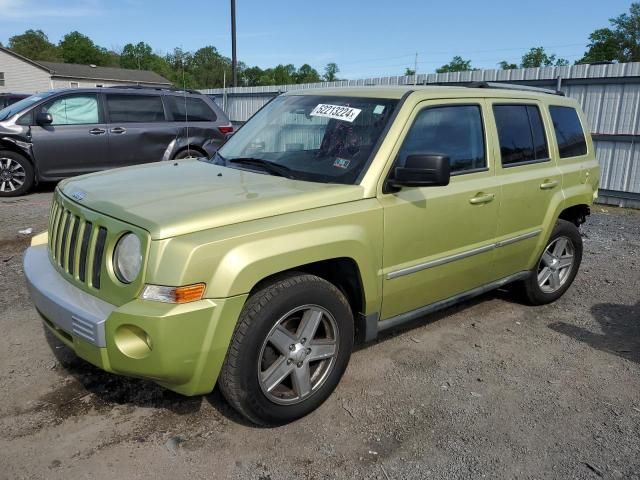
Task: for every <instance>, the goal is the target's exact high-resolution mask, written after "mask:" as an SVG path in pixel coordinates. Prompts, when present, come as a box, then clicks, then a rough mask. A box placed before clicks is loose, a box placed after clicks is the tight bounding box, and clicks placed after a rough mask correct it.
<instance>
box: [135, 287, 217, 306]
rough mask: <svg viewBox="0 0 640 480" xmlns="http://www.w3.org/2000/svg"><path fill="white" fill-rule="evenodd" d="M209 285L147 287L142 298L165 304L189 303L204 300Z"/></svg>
mask: <svg viewBox="0 0 640 480" xmlns="http://www.w3.org/2000/svg"><path fill="white" fill-rule="evenodd" d="M206 287H207V285H206V284H204V283H194V284H193V285H185V286H183V287H165V286H162V285H145V287H144V289H143V290H142V294H141V295H140V298H143V299H144V300H152V301H155V302H164V303H189V302H196V301H198V300H202V297H203V296H204V291H205V289H206Z"/></svg>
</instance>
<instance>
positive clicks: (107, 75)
mask: <svg viewBox="0 0 640 480" xmlns="http://www.w3.org/2000/svg"><path fill="white" fill-rule="evenodd" d="M115 85H140V86H147V87H168V86H171V82H170V81H169V80H167V79H166V78H164V77H162V76H161V75H158V74H157V73H155V72H151V71H148V70H130V69H126V68H113V67H98V66H95V65H78V64H74V63H57V62H44V61H41V60H37V61H35V60H31V59H28V58H26V57H23V56H22V55H18V54H17V53H15V52H13V51H11V50H8V49H6V48H3V47H0V93H1V92H17V93H36V92H42V91H44V90H50V89H52V88H79V87H111V86H115Z"/></svg>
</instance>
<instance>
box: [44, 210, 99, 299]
mask: <svg viewBox="0 0 640 480" xmlns="http://www.w3.org/2000/svg"><path fill="white" fill-rule="evenodd" d="M106 240H107V229H106V228H104V227H101V226H97V225H93V224H92V223H91V222H89V221H86V220H85V219H84V218H82V217H81V216H78V215H75V214H74V213H72V212H71V211H69V210H67V209H66V208H64V207H63V206H62V204H61V203H60V202H59V201H58V200H57V199H54V200H53V204H52V206H51V214H50V217H49V252H50V254H51V259H52V261H53V262H54V263H55V264H56V265H58V266H59V267H60V268H62V270H64V271H65V272H66V273H68V274H69V275H71V276H72V277H74V278H76V279H77V280H79V281H80V282H82V283H85V284H87V285H88V286H90V287H93V288H95V289H100V275H101V271H102V264H103V260H104V252H105V244H106Z"/></svg>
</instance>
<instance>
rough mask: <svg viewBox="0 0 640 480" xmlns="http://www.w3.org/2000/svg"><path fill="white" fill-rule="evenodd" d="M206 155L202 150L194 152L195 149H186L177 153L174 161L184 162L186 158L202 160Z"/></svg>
mask: <svg viewBox="0 0 640 480" xmlns="http://www.w3.org/2000/svg"><path fill="white" fill-rule="evenodd" d="M204 156H205V155H204V154H203V153H202V152H201V151H200V150H194V149H193V148H185V149H184V150H181V151H179V152H178V153H176V155H175V157H173V159H174V160H183V159H185V158H202V157H204Z"/></svg>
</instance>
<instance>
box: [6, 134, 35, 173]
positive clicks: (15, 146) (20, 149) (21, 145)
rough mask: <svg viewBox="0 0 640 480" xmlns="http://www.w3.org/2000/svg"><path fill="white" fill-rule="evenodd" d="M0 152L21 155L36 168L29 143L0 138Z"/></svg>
mask: <svg viewBox="0 0 640 480" xmlns="http://www.w3.org/2000/svg"><path fill="white" fill-rule="evenodd" d="M0 150H9V151H10V152H13V153H17V154H18V155H22V156H23V157H24V158H26V159H27V160H28V161H29V162H30V163H31V165H33V167H34V168H35V166H36V164H35V162H34V159H33V154H32V152H31V144H30V143H27V142H22V141H20V140H15V139H13V138H7V137H3V138H0Z"/></svg>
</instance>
